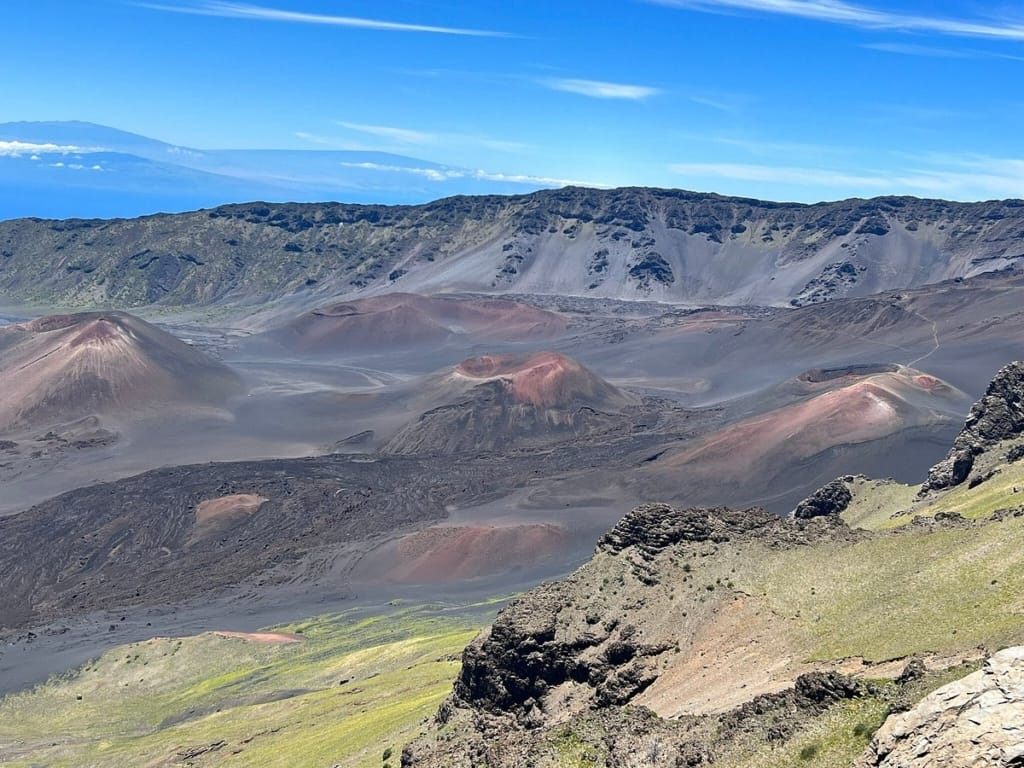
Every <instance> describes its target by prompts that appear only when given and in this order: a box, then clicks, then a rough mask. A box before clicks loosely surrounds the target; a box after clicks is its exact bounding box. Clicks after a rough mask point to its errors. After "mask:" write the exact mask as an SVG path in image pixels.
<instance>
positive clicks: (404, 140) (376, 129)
mask: <svg viewBox="0 0 1024 768" xmlns="http://www.w3.org/2000/svg"><path fill="white" fill-rule="evenodd" d="M336 122H337V124H338V125H339V126H341V127H342V128H345V129H347V130H350V131H356V132H357V133H367V134H369V135H371V136H376V137H377V138H381V139H388V140H389V141H397V142H398V143H399V144H419V145H422V144H436V143H438V137H437V136H436V135H434V134H432V133H426V132H425V131H416V130H413V129H411V128H397V127H395V126H391V125H368V124H366V123H349V122H346V121H344V120H338V121H336Z"/></svg>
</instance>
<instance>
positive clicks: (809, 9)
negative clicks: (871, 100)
mask: <svg viewBox="0 0 1024 768" xmlns="http://www.w3.org/2000/svg"><path fill="white" fill-rule="evenodd" d="M649 2H653V3H657V4H658V5H667V6H673V7H676V8H686V9H690V10H695V11H710V12H716V11H717V12H722V11H756V12H760V13H770V14H778V15H782V16H795V17H799V18H803V19H813V20H816V21H823V22H829V23H832V24H845V25H847V26H854V27H863V28H867V29H894V30H903V31H911V32H931V33H934V34H939V35H950V36H953V37H981V38H990V39H995V40H1024V24H1021V23H1019V22H1014V21H1009V20H1006V21H1001V20H991V21H989V20H983V19H958V18H950V17H947V16H925V15H920V14H914V13H900V12H896V11H887V10H881V9H878V8H872V7H870V6H865V5H857V4H855V3H848V2H844V1H843V0H649Z"/></svg>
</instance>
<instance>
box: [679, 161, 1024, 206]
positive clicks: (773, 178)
mask: <svg viewBox="0 0 1024 768" xmlns="http://www.w3.org/2000/svg"><path fill="white" fill-rule="evenodd" d="M919 160H920V161H921V162H919V163H916V164H915V166H914V167H910V168H897V169H894V170H891V171H869V172H859V171H858V172H849V171H843V170H831V169H827V168H808V167H800V166H773V165H758V164H741V163H676V164H674V165H671V166H669V170H670V171H672V172H673V173H676V174H678V175H680V176H683V177H686V178H688V179H716V180H728V181H741V182H746V183H754V182H759V183H767V184H775V185H780V186H781V185H788V186H793V187H799V188H803V189H804V190H805V192H807V193H808V194H807V195H806V197H807V198H808V199H812V198H814V199H817V197H816V193H820V192H825V193H826V194H831V192H832V190H835V189H836V188H837V187H843V188H846V189H848V190H851V191H853V192H854V193H868V194H919V195H921V194H923V195H930V196H943V197H950V198H954V199H960V200H982V199H992V198H1004V197H1019V196H1021V195H1024V160H1017V159H1012V158H995V157H984V156H969V157H935V158H930V159H929V158H919Z"/></svg>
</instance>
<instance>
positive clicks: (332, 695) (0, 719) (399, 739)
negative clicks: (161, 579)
mask: <svg viewBox="0 0 1024 768" xmlns="http://www.w3.org/2000/svg"><path fill="white" fill-rule="evenodd" d="M491 615H493V609H492V608H491V607H490V606H476V607H469V608H463V609H458V610H454V609H451V608H446V607H444V606H422V607H405V608H400V607H395V608H394V609H393V610H392V611H391V612H390V613H387V614H385V615H380V616H375V617H372V618H359V617H358V616H357V615H356V614H339V615H333V616H322V617H317V618H315V619H310V620H308V621H305V622H302V623H299V624H293V625H288V626H281V627H275V628H273V630H272V632H268V633H266V634H262V635H252V636H231V635H227V634H218V633H205V634H202V635H198V636H194V637H180V638H154V639H152V640H148V641H145V642H140V643H132V644H130V645H125V646H120V647H118V648H115V649H113V650H111V651H108V652H107V653H104V654H103V655H102V656H100V657H99V658H97V659H94V660H92V661H91V662H89V663H88V664H86V665H85V666H84V667H82V668H81V669H78V670H76V671H74V672H71V673H69V674H67V675H64V676H61V677H58V678H54V679H51V680H50V681H49V682H48V683H46V684H45V685H42V686H40V687H38V688H36V689H35V690H31V691H27V692H23V693H20V694H15V695H11V696H8V697H6V698H4V699H2V700H0V764H2V765H10V766H40V765H45V766H69V767H70V766H75V767H76V768H78V767H80V766H142V765H149V766H163V765H191V766H214V765H217V766H220V765H226V766H288V767H291V766H300V765H309V766H326V765H340V766H352V767H353V768H354V767H355V766H367V767H370V766H372V767H373V768H381V766H382V765H384V764H385V763H390V764H391V765H393V766H397V765H398V755H399V753H400V751H401V747H402V744H403V743H404V742H406V741H408V740H409V739H410V738H412V737H413V736H415V735H416V733H417V729H418V728H419V727H420V724H421V722H422V721H423V720H424V718H427V717H430V716H431V715H433V713H434V711H435V710H436V709H437V706H438V704H439V703H440V702H441V700H442V699H443V698H444V697H445V696H446V695H447V694H448V692H449V691H450V690H451V680H452V678H453V677H454V676H455V674H456V672H457V671H458V667H459V662H458V659H459V654H460V652H461V651H462V648H463V646H465V644H466V643H467V642H468V641H469V640H470V639H471V638H472V637H473V635H474V634H475V633H476V631H477V629H478V628H479V626H480V624H481V623H483V622H485V621H487V620H488V619H489V617H490V616H491ZM387 750H390V753H391V754H393V755H394V756H393V757H390V756H389V757H388V758H385V757H384V755H385V751H387Z"/></svg>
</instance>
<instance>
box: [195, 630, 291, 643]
mask: <svg viewBox="0 0 1024 768" xmlns="http://www.w3.org/2000/svg"><path fill="white" fill-rule="evenodd" d="M214 634H215V635H220V636H221V637H234V638H238V639H239V640H247V641H249V642H251V643H268V644H270V645H287V644H289V643H301V642H302V640H303V637H302V635H293V634H291V633H290V632H225V631H217V632H214Z"/></svg>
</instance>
